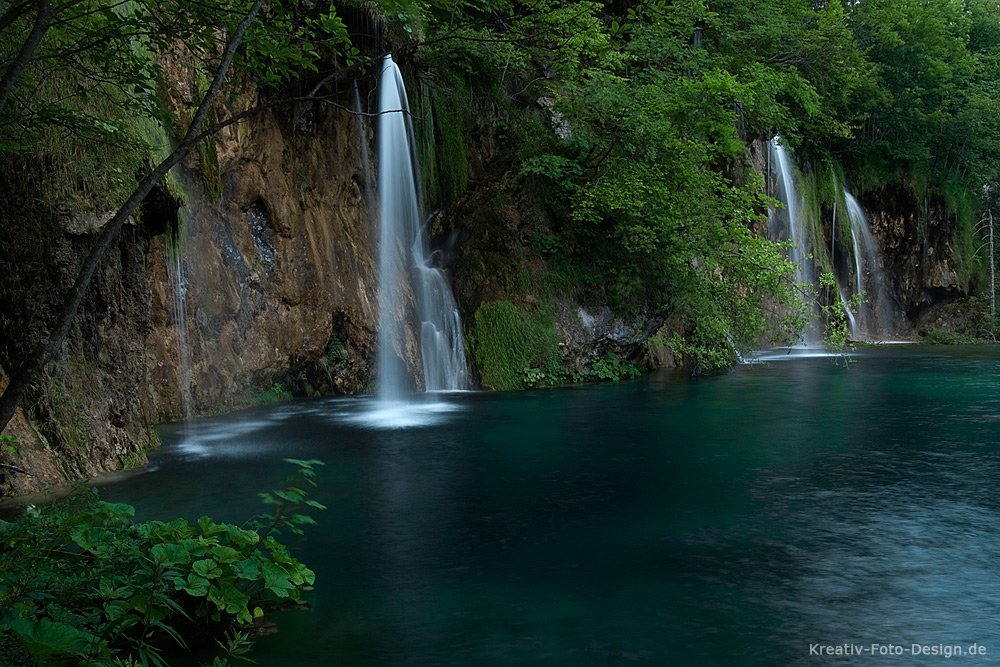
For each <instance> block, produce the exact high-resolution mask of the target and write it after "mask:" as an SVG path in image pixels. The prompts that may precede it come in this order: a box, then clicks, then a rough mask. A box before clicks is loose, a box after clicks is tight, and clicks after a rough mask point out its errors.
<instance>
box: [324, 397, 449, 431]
mask: <svg viewBox="0 0 1000 667" xmlns="http://www.w3.org/2000/svg"><path fill="white" fill-rule="evenodd" d="M458 409H459V407H458V406H457V405H455V404H454V403H445V402H443V401H435V402H427V403H424V402H412V403H411V402H407V401H371V402H366V405H365V408H364V409H363V410H362V411H361V412H357V413H353V414H350V413H348V414H343V413H342V415H341V416H342V417H343V419H344V421H347V422H349V423H352V424H356V425H358V426H364V427H366V428H374V429H397V428H413V427H419V426H433V425H435V424H439V423H441V422H443V421H444V420H445V418H446V417H445V415H447V414H448V413H449V412H455V411H456V410H458Z"/></svg>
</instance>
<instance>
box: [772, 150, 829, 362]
mask: <svg viewBox="0 0 1000 667" xmlns="http://www.w3.org/2000/svg"><path fill="white" fill-rule="evenodd" d="M768 151H769V153H770V157H771V160H770V161H771V165H772V166H773V167H774V169H775V170H776V173H777V176H778V183H779V185H780V187H779V189H778V192H777V195H778V197H777V199H779V200H780V201H781V203H783V204H784V205H785V211H784V215H782V212H779V211H772V212H771V214H770V222H771V228H772V232H777V231H778V230H779V229H782V230H784V231H786V232H787V238H788V239H789V240H790V241H791V242H792V249H791V251H790V252H789V259H791V260H792V261H793V262H795V263H796V264H797V265H798V268H796V269H795V282H797V283H798V284H800V285H812V284H813V276H814V275H815V271H814V270H813V263H812V259H810V258H809V252H808V248H807V245H808V239H807V237H806V232H805V229H804V227H803V224H802V218H801V216H800V215H799V195H798V192H797V191H796V189H795V175H794V171H793V170H792V163H791V159H790V158H789V156H788V152H787V151H786V150H785V147H784V146H782V145H781V139H780V137H774V138H773V139H771V141H770V143H769V144H768ZM809 309H810V311H811V312H812V314H813V315H817V314H818V313H817V312H816V311H817V306H816V304H815V303H810V304H809ZM815 321H816V318H813V321H812V322H810V323H809V324H808V325H807V326H806V330H805V331H804V332H803V342H804V343H805V344H806V345H816V344H819V343H820V342H821V337H820V335H819V332H818V331H817V330H816V327H815Z"/></svg>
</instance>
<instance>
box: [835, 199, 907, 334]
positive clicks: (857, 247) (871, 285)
mask: <svg viewBox="0 0 1000 667" xmlns="http://www.w3.org/2000/svg"><path fill="white" fill-rule="evenodd" d="M844 201H846V202H847V217H848V218H849V219H850V221H851V241H852V242H853V244H854V271H855V284H856V290H857V291H856V293H858V294H860V293H861V292H864V293H865V300H864V303H862V304H861V307H860V308H859V309H858V326H857V329H858V331H857V334H856V336H855V337H861V338H876V339H877V338H884V337H886V336H891V335H892V334H894V333H896V332H897V330H898V329H899V327H900V326H901V322H902V315H901V313H900V312H899V307H898V306H897V305H896V304H895V300H894V298H893V288H892V285H891V283H890V281H889V279H888V278H887V276H886V275H885V271H884V270H883V268H882V257H881V253H880V251H879V247H878V245H877V244H876V243H875V239H874V238H873V237H872V232H871V228H870V227H869V225H868V219H867V218H866V217H865V213H864V210H863V209H862V208H861V205H860V204H858V200H857V199H855V198H854V197H853V196H852V195H851V193H850V192H848V191H847V189H846V188H845V189H844ZM859 241H860V242H859Z"/></svg>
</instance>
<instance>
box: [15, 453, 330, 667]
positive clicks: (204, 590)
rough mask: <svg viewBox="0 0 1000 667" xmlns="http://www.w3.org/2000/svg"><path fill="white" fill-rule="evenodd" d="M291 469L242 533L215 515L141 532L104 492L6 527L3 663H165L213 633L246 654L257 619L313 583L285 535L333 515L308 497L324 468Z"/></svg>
mask: <svg viewBox="0 0 1000 667" xmlns="http://www.w3.org/2000/svg"><path fill="white" fill-rule="evenodd" d="M285 460H286V462H288V463H291V464H293V465H294V466H296V473H295V475H294V476H292V477H289V478H287V479H286V480H285V481H284V483H283V484H284V488H283V489H280V490H274V491H272V492H270V493H262V494H260V497H261V499H262V500H263V502H264V503H265V505H267V506H268V507H269V508H270V511H268V512H266V513H264V514H261V515H259V516H257V517H254V518H252V519H250V520H248V521H247V522H245V523H244V524H243V525H242V526H237V525H235V524H229V523H217V522H215V521H213V520H212V519H211V518H209V517H207V516H203V517H201V518H200V519H198V521H197V523H195V524H194V525H192V524H191V523H189V522H188V521H187V520H185V519H174V520H173V521H170V522H163V521H146V522H141V523H134V522H133V520H132V518H133V516H134V514H135V510H134V508H133V507H131V506H129V505H126V504H123V503H110V502H107V501H103V500H100V498H99V497H98V495H97V491H96V490H95V489H90V490H87V491H84V492H81V493H77V494H76V495H73V496H71V497H69V498H68V499H66V500H63V501H59V502H54V503H49V504H45V505H40V506H37V507H36V506H31V505H29V506H28V507H27V508H26V510H25V511H24V512H23V513H22V514H21V515H20V516H19V517H18V518H17V519H16V520H15V521H13V522H10V523H7V522H0V544H2V545H3V549H2V551H0V610H3V611H2V615H0V649H3V654H4V656H5V661H4V662H5V664H8V665H25V664H31V663H32V662H33V663H34V664H78V665H136V664H142V665H165V664H166V662H165V660H164V658H163V656H162V655H161V651H162V650H163V649H164V647H166V646H168V645H170V644H175V645H178V646H180V647H183V648H187V646H188V642H189V641H193V640H197V639H204V635H205V634H206V633H207V634H208V635H210V638H211V639H214V640H215V641H217V642H218V644H219V645H220V646H221V647H223V648H224V649H225V650H226V652H227V653H228V654H229V655H230V656H234V657H241V656H242V655H243V654H245V653H246V652H247V651H249V649H250V646H251V641H250V631H251V627H252V626H253V624H254V623H255V621H256V620H258V619H261V618H262V617H263V616H264V615H265V613H266V611H267V610H268V609H269V608H271V607H273V606H274V605H276V604H278V603H281V602H285V601H291V602H293V603H301V602H302V592H303V591H304V590H305V589H306V588H307V587H308V586H310V585H311V584H312V583H313V581H314V579H315V575H314V573H313V571H312V570H310V569H309V568H308V567H306V566H305V565H303V564H302V563H300V562H299V561H298V560H297V559H296V558H294V557H293V556H292V555H291V554H290V553H289V550H288V547H287V546H285V545H284V544H283V543H281V542H279V541H278V537H279V536H280V535H281V534H282V533H284V532H290V533H292V534H302V532H303V531H302V527H303V526H306V525H311V524H315V521H314V520H313V519H312V518H311V517H310V516H309V515H308V514H303V513H302V512H301V511H300V510H303V509H305V508H306V507H312V508H315V509H324V507H323V505H321V504H320V503H318V502H316V501H315V500H307V499H306V495H307V494H306V492H305V491H303V490H302V488H301V487H303V486H306V485H312V486H315V482H314V481H313V479H312V478H313V477H314V475H315V470H314V468H315V467H316V466H318V465H322V462H321V461H316V460H309V461H303V460H298V459H285ZM227 660H228V659H227V658H224V657H221V656H220V657H216V658H215V661H214V663H213V664H214V665H216V666H218V665H226V664H228V662H227Z"/></svg>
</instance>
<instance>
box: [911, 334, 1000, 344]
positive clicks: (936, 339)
mask: <svg viewBox="0 0 1000 667" xmlns="http://www.w3.org/2000/svg"><path fill="white" fill-rule="evenodd" d="M924 342H925V343H927V344H928V345H978V344H982V343H985V342H986V341H985V340H984V339H982V338H979V337H978V336H973V335H971V334H967V333H958V332H955V331H928V332H927V333H926V334H925V335H924Z"/></svg>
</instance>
